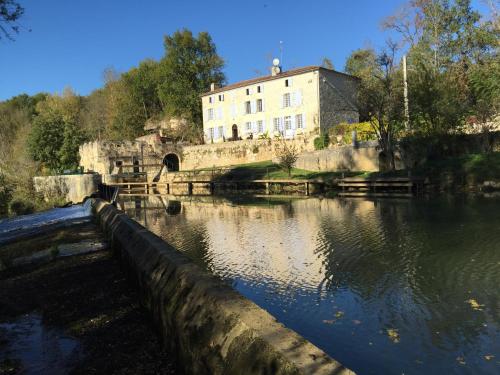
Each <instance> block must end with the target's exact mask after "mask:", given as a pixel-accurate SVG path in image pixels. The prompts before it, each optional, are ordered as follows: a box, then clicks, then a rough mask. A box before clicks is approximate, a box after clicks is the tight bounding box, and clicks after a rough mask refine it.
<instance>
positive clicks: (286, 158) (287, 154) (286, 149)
mask: <svg viewBox="0 0 500 375" xmlns="http://www.w3.org/2000/svg"><path fill="white" fill-rule="evenodd" d="M275 153H276V157H277V158H278V164H279V165H280V167H281V168H282V169H283V170H285V171H287V173H288V177H291V176H292V168H293V166H294V165H295V163H296V162H297V159H298V158H299V152H298V150H297V147H295V145H294V144H289V143H287V141H286V140H284V139H281V141H280V142H279V143H278V144H277V145H276V146H275Z"/></svg>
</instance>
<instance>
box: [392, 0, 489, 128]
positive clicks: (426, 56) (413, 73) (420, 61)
mask: <svg viewBox="0 0 500 375" xmlns="http://www.w3.org/2000/svg"><path fill="white" fill-rule="evenodd" d="M497 18H498V16H497V15H494V16H493V19H492V20H489V21H483V20H482V18H481V15H480V14H479V13H478V12H477V11H475V10H473V9H472V7H471V2H470V0H412V1H410V2H409V3H408V5H407V6H406V7H405V8H404V9H403V11H401V12H399V13H398V14H396V15H393V16H391V17H389V18H388V19H386V20H385V22H384V26H385V27H386V28H388V29H391V30H394V31H396V32H398V33H399V34H400V35H401V37H402V40H403V42H405V44H406V45H407V47H408V63H409V64H408V81H409V99H410V107H411V110H410V115H411V117H410V122H411V124H412V128H413V129H414V130H415V131H417V132H422V133H426V134H432V133H447V132H450V131H459V130H460V129H461V127H462V126H463V125H464V124H465V123H466V119H468V118H470V117H471V116H474V117H476V118H478V119H481V121H486V120H487V119H488V118H491V117H492V115H493V114H492V111H489V110H488V109H492V110H493V109H494V108H495V104H494V103H493V101H492V98H493V96H492V95H494V93H495V90H494V84H493V80H491V79H489V78H490V77H493V78H494V77H495V65H494V64H491V62H492V61H495V60H497V59H498V37H499V30H498V27H497V25H498V23H497ZM483 82H485V83H486V82H489V83H488V84H485V85H483ZM485 95H486V96H485Z"/></svg>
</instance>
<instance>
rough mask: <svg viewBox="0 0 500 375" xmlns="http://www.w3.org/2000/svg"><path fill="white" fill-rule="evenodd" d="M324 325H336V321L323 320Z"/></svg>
mask: <svg viewBox="0 0 500 375" xmlns="http://www.w3.org/2000/svg"><path fill="white" fill-rule="evenodd" d="M323 323H325V324H333V323H335V319H332V320H323Z"/></svg>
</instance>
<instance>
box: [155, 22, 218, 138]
mask: <svg viewBox="0 0 500 375" xmlns="http://www.w3.org/2000/svg"><path fill="white" fill-rule="evenodd" d="M164 44H165V56H164V57H163V58H162V60H161V61H160V63H159V67H158V69H159V76H160V77H161V82H160V84H159V86H158V94H159V95H158V96H159V99H160V101H161V103H162V107H163V109H164V112H165V114H166V115H168V116H174V117H183V118H186V119H187V120H188V121H189V122H190V123H191V124H192V126H193V127H194V128H195V129H196V130H197V133H198V138H199V139H203V133H202V123H203V116H202V110H201V101H200V94H202V93H204V92H207V91H208V90H209V89H210V84H211V83H214V84H216V85H218V86H220V85H222V84H223V83H224V82H225V76H224V73H223V72H222V68H223V66H224V61H223V60H222V58H221V57H220V56H219V55H218V54H217V49H216V47H215V44H214V43H213V41H212V38H211V37H210V35H209V34H208V33H206V32H201V33H199V34H198V36H197V37H194V36H193V34H192V33H191V31H189V30H186V29H184V30H180V31H176V32H175V33H174V34H173V35H171V36H165V42H164Z"/></svg>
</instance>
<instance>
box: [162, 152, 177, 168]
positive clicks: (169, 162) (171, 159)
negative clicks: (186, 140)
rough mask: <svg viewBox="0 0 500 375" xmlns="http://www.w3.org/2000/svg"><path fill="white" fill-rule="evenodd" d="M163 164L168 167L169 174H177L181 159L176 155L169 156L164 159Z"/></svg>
mask: <svg viewBox="0 0 500 375" xmlns="http://www.w3.org/2000/svg"><path fill="white" fill-rule="evenodd" d="M163 164H165V167H167V171H168V172H176V171H178V170H179V165H180V163H179V157H178V156H177V155H176V154H167V155H165V157H164V158H163Z"/></svg>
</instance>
